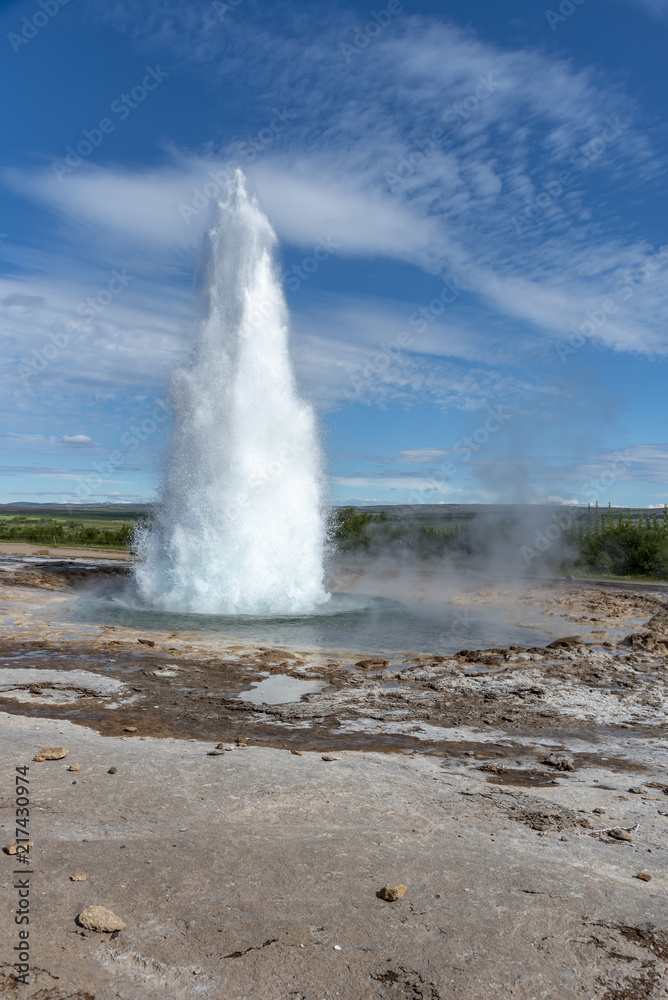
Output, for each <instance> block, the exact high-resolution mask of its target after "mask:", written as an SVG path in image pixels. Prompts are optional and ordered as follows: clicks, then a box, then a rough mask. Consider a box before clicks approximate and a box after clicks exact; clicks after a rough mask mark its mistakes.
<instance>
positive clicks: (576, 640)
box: [545, 635, 582, 649]
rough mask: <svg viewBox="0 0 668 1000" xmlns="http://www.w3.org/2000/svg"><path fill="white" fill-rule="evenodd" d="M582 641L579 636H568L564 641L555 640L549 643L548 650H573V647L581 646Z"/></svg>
mask: <svg viewBox="0 0 668 1000" xmlns="http://www.w3.org/2000/svg"><path fill="white" fill-rule="evenodd" d="M581 645H582V639H581V638H580V636H579V635H566V636H564V638H563V639H555V640H554V642H548V644H547V646H546V647H545V648H546V649H572V648H573V646H581Z"/></svg>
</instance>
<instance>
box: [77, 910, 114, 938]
mask: <svg viewBox="0 0 668 1000" xmlns="http://www.w3.org/2000/svg"><path fill="white" fill-rule="evenodd" d="M77 920H78V922H79V923H80V924H81V926H82V927H85V928H86V930H89V931H99V932H100V933H112V932H113V931H124V930H125V924H124V922H123V921H122V920H121V918H120V917H117V916H116V914H115V913H112V912H111V910H108V909H107V908H106V906H86V907H85V908H84V909H83V910H82V911H81V913H80V914H79V916H78V917H77Z"/></svg>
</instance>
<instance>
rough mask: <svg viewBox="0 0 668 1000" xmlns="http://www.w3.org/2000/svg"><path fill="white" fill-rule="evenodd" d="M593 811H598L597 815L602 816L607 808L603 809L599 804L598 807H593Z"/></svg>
mask: <svg viewBox="0 0 668 1000" xmlns="http://www.w3.org/2000/svg"><path fill="white" fill-rule="evenodd" d="M592 812H593V813H596V815H597V816H602V815H603V813H604V812H605V809H601V807H600V806H597V807H596V809H592Z"/></svg>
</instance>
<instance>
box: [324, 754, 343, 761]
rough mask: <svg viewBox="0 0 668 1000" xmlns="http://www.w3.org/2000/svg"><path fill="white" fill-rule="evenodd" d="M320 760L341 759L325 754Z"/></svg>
mask: <svg viewBox="0 0 668 1000" xmlns="http://www.w3.org/2000/svg"><path fill="white" fill-rule="evenodd" d="M320 759H321V760H340V758H339V757H330V756H329V754H325V755H324V757H321V758H320Z"/></svg>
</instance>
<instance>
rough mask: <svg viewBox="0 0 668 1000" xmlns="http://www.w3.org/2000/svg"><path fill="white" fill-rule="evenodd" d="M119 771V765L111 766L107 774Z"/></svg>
mask: <svg viewBox="0 0 668 1000" xmlns="http://www.w3.org/2000/svg"><path fill="white" fill-rule="evenodd" d="M117 771H118V768H117V767H110V768H109V770H108V771H107V774H116V773H117Z"/></svg>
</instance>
